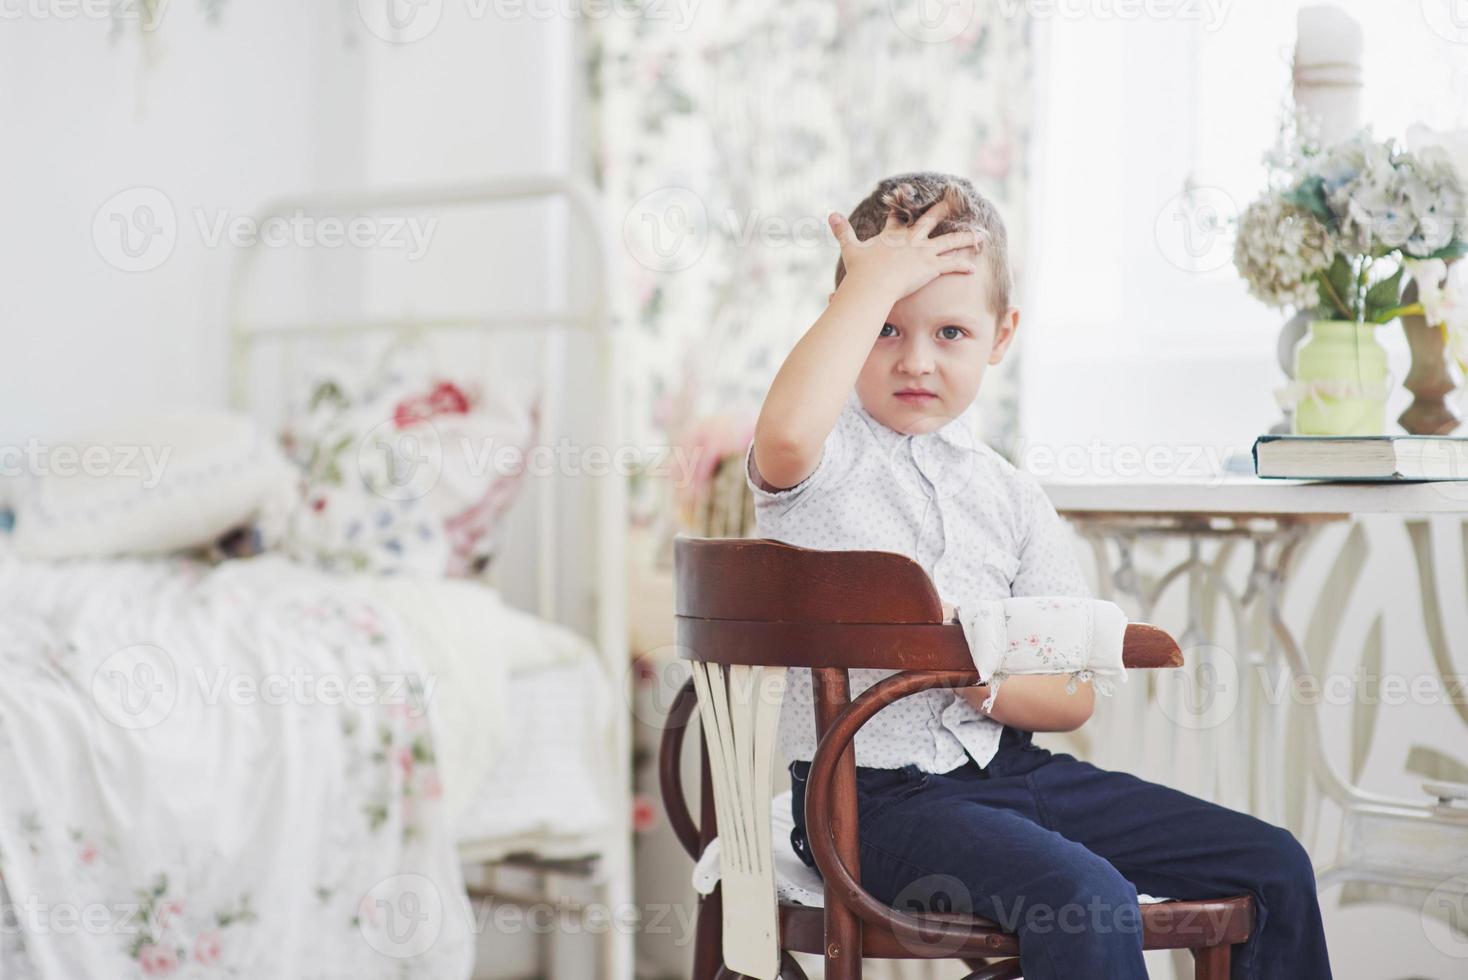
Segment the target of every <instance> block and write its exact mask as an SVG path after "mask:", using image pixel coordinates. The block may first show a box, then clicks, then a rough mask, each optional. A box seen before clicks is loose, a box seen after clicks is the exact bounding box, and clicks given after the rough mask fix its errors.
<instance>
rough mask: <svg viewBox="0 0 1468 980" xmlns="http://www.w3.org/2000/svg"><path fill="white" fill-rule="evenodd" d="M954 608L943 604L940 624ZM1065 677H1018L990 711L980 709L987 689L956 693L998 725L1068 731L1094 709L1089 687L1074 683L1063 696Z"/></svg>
mask: <svg viewBox="0 0 1468 980" xmlns="http://www.w3.org/2000/svg"><path fill="white" fill-rule="evenodd" d="M953 613H954V609H953V606H952V605H950V604H949V603H946V602H945V603H943V621H944V622H945V623H946V622H949V621H950V620H952V619H953ZM1069 684H1070V675H1069V674H1057V675H1054V676H1048V675H1043V674H1021V675H1019V676H1016V677H1011V678H1009V679H1008V680H1006V681H1005V682H1004V687H1003V694H1004V696H1003V697H1000V698H995V699H994V709H993V710H992V711H988V712H985V711H984V709H983V708H982V707H980V706H981V705H982V704H983V703H984V700H985V699H986V698H988V696H989V686H988V685H987V684H981V685H979V686H977V687H961V688H959V689H958V692H959V693H960V694H962V695H963V696H964V698H965V699H967V700H968V702H969V703H970V704H972V705H973V706H974V707H975V708H977V709H978V710H979V711H980V712H981V713H984V714H987V715H988V716H989V717H990V718H993V719H994V720H995V721H997V722H999V723H1000V724H1002V725H1009V726H1010V727H1012V728H1023V729H1025V730H1026V731H1031V732H1068V731H1072V730H1074V729H1077V728H1080V727H1081V726H1082V725H1084V724H1085V723H1086V721H1087V719H1089V718H1090V717H1091V711H1092V710H1093V709H1094V708H1095V706H1096V692H1095V691H1093V690H1092V689H1091V685H1090V684H1077V685H1076V689H1075V691H1073V692H1071V693H1066V690H1065V689H1066V687H1067V685H1069Z"/></svg>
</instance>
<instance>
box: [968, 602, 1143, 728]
mask: <svg viewBox="0 0 1468 980" xmlns="http://www.w3.org/2000/svg"><path fill="white" fill-rule="evenodd" d="M954 615H955V616H956V617H957V618H958V621H959V623H961V624H962V626H963V635H964V639H965V640H967V641H968V648H969V652H970V653H972V654H973V658H974V667H975V668H977V670H978V672H979V678H980V680H982V681H984V682H985V683H986V684H988V686H989V696H988V698H987V699H986V700H985V701H984V704H983V709H984V710H985V711H988V710H989V709H990V708H992V707H993V706H994V700H995V698H996V697H997V696H998V694H999V688H1000V686H1001V685H1002V684H1003V683H1004V679H1005V678H1006V677H1009V676H1011V675H1013V674H1070V675H1071V682H1070V685H1069V686H1068V688H1067V690H1071V691H1073V690H1075V685H1076V683H1077V682H1078V681H1094V682H1095V685H1096V689H1097V690H1098V691H1100V692H1101V693H1103V694H1110V693H1111V692H1112V691H1113V690H1114V688H1113V687H1112V681H1113V680H1115V679H1118V678H1119V679H1120V680H1121V681H1123V682H1125V681H1126V668H1125V666H1124V664H1123V663H1122V659H1121V653H1122V650H1121V648H1122V642H1123V640H1125V638H1126V626H1127V620H1126V613H1124V612H1123V611H1122V609H1121V607H1120V606H1118V605H1117V604H1116V603H1114V602H1107V601H1106V600H1104V599H1081V598H1073V597H1069V596H1022V597H1013V598H1009V599H989V600H981V601H977V602H967V603H964V604H962V605H961V606H959V607H958V608H957V609H955V610H954Z"/></svg>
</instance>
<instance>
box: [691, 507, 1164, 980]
mask: <svg viewBox="0 0 1468 980" xmlns="http://www.w3.org/2000/svg"><path fill="white" fill-rule="evenodd" d="M673 566H674V578H675V583H676V600H675V610H674V611H675V624H676V637H677V645H678V651H679V656H680V657H682V658H683V659H685V660H687V661H689V666H690V668H691V670H692V674H693V686H694V690H695V691H696V692H697V697H698V712H699V720H700V723H701V727H702V730H703V738H704V746H705V749H706V752H707V760H708V766H707V770H706V772H705V777H706V778H705V784H706V785H711V787H712V790H713V798H714V800H713V802H714V818H715V821H716V823H717V828H718V836H719V841H720V844H719V859H720V871H721V887H722V890H723V959H724V963H725V964H726V965H727V966H728V967H729V969H731V970H733V971H734V972H736V973H742V974H744V975H746V976H750V977H758V978H761V980H776V978H777V977H778V975H779V972H780V935H779V905H778V901H777V898H776V894H775V870H774V860H773V849H772V844H771V828H770V800H771V797H772V792H771V785H770V774H771V762H772V757H773V754H774V752H773V750H774V745H775V734H776V729H777V727H778V725H779V720H780V707H781V704H782V703H783V700H784V693H785V675H786V671H787V669H788V668H790V667H809V668H810V669H811V671H812V678H813V682H814V687H815V700H816V704H815V713H816V732H817V736H818V737H819V736H820V735H823V734H824V733H825V732H826V730H827V729H828V728H829V726H830V725H831V724H832V722H833V721H834V720H835V718H836V716H837V715H838V714H839V713H840V712H841V711H842V710H843V709H844V708H845V707H846V706H847V704H848V703H849V696H850V691H849V686H848V683H847V675H846V671H847V670H848V669H849V668H852V667H872V668H878V669H887V670H905V671H924V672H933V673H939V674H945V675H949V683H957V684H963V683H965V682H966V681H965V679H964V678H963V677H961V676H958V675H963V674H967V675H969V676H971V677H972V681H971V683H977V682H978V680H979V677H978V674H977V673H976V672H975V670H974V664H973V655H972V654H971V652H970V651H969V649H968V643H967V641H966V640H965V638H964V634H963V627H961V626H959V625H958V624H957V623H946V624H945V623H944V622H943V604H942V601H941V600H940V599H939V597H938V593H937V590H936V589H935V588H934V586H933V582H932V580H931V579H930V578H929V577H928V574H927V572H926V570H924V569H923V567H922V566H921V565H919V564H918V563H917V562H915V561H913V560H912V559H911V558H908V557H907V556H906V555H899V554H895V553H892V552H885V551H818V550H812V549H809V548H800V547H796V546H794V545H789V544H785V543H783V542H779V541H771V540H767V539H758V538H755V539H749V538H694V537H687V536H684V535H679V536H678V537H676V538H675V539H674V542H673ZM1124 654H1125V660H1126V663H1127V665H1128V666H1156V667H1162V666H1174V665H1176V664H1178V663H1181V659H1180V655H1179V653H1178V650H1177V645H1176V643H1174V642H1173V640H1172V638H1171V637H1170V636H1168V635H1167V634H1166V633H1165V632H1163V631H1161V630H1157V629H1155V628H1154V627H1150V626H1145V625H1141V624H1132V625H1129V626H1128V627H1127V637H1126V642H1125V650H1124ZM840 767H841V770H840V773H839V775H838V777H837V781H836V782H835V783H834V784H833V786H834V791H835V793H836V794H837V807H838V809H839V810H840V811H841V812H840V813H838V814H837V815H836V816H835V817H834V818H833V826H836V824H837V823H838V822H839V824H840V827H839V828H838V829H837V831H836V833H837V836H838V837H839V838H840V839H841V840H842V847H843V849H854V847H855V761H854V752H853V751H851V750H847V751H846V752H844V753H843V757H842V759H841V762H840ZM680 805H681V803H680ZM705 810H707V807H705ZM708 836H709V835H708V834H707V828H705V833H704V838H705V840H706V839H707V837H708ZM851 856H852V857H854V855H851Z"/></svg>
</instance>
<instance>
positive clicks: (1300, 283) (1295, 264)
mask: <svg viewBox="0 0 1468 980" xmlns="http://www.w3.org/2000/svg"><path fill="white" fill-rule="evenodd" d="M1334 258H1335V248H1334V246H1333V245H1332V244H1331V241H1330V235H1329V234H1328V233H1327V231H1326V229H1325V225H1323V224H1321V222H1320V221H1319V220H1318V219H1317V218H1316V217H1315V216H1314V215H1312V214H1310V213H1309V212H1308V211H1304V210H1302V209H1300V208H1297V207H1295V206H1293V205H1291V204H1288V203H1286V202H1285V201H1283V200H1281V199H1280V198H1279V197H1277V196H1275V195H1273V194H1268V195H1265V196H1264V197H1262V198H1260V199H1259V200H1257V201H1255V202H1254V203H1253V204H1250V205H1249V206H1248V207H1247V208H1245V209H1244V213H1243V214H1242V215H1240V216H1239V234H1238V237H1237V238H1236V239H1235V240H1234V266H1235V267H1236V268H1237V269H1238V270H1239V273H1240V274H1241V275H1242V276H1243V277H1244V280H1245V281H1246V282H1247V283H1248V284H1249V292H1250V293H1251V294H1252V295H1253V296H1255V297H1256V298H1258V299H1260V300H1263V301H1264V302H1266V303H1268V304H1270V305H1271V306H1282V307H1283V306H1294V307H1299V308H1302V309H1303V308H1308V307H1313V306H1317V305H1319V303H1320V291H1319V285H1318V283H1317V282H1316V281H1315V274H1316V273H1317V272H1320V271H1322V270H1324V269H1327V268H1329V266H1330V263H1331V260H1332V259H1334Z"/></svg>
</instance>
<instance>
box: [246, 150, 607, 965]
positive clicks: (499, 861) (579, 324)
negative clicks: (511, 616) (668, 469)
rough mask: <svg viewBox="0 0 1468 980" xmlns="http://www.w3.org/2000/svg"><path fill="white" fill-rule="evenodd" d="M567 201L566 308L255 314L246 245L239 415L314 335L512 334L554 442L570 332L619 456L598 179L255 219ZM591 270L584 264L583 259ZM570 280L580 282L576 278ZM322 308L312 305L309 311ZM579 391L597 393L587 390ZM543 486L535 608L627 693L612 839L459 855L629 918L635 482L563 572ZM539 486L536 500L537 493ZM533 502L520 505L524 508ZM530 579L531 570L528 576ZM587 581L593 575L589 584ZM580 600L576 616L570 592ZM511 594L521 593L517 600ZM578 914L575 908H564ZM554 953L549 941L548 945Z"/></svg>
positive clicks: (311, 208)
mask: <svg viewBox="0 0 1468 980" xmlns="http://www.w3.org/2000/svg"><path fill="white" fill-rule="evenodd" d="M527 201H530V202H534V201H539V202H545V203H547V204H550V205H551V206H552V207H553V208H554V207H557V206H558V205H557V203H556V202H560V206H564V207H565V209H566V212H565V216H566V219H567V220H566V221H565V225H566V230H565V241H564V249H563V250H562V252H563V254H562V255H559V256H555V257H556V258H557V259H559V260H560V261H562V262H565V263H566V265H567V269H566V270H561V271H563V272H565V271H567V270H569V268H570V267H571V266H572V265H575V266H576V276H575V278H574V282H575V283H576V286H575V289H574V290H573V289H572V288H570V287H569V286H567V288H566V289H565V290H564V293H565V297H566V299H567V304H566V306H565V308H553V309H548V310H539V311H537V310H529V311H523V312H521V311H501V310H492V309H491V310H476V311H470V312H466V313H462V314H454V315H447V316H445V315H431V316H425V317H418V316H413V315H411V314H410V313H403V314H400V315H394V316H387V317H380V316H362V317H347V318H335V317H334V318H329V319H320V320H316V319H311V318H309V317H307V318H304V319H285V318H270V317H268V316H257V315H256V314H255V313H254V312H252V306H253V304H254V302H255V300H256V299H257V296H258V294H259V290H260V286H259V278H260V277H259V275H258V268H259V265H260V259H261V255H262V246H261V242H260V241H259V239H258V237H257V240H256V241H255V242H253V243H252V244H251V245H250V246H247V247H245V248H243V249H241V250H240V251H239V252H238V253H237V257H236V260H235V263H234V266H233V269H232V274H231V277H230V284H229V291H228V300H227V302H228V329H229V343H230V367H231V370H230V392H229V394H230V402H231V404H232V405H233V406H235V407H236V408H239V409H248V408H250V407H251V405H250V402H251V382H252V381H253V380H258V379H259V374H258V373H257V370H256V366H255V365H256V361H257V360H258V359H259V356H260V355H261V354H262V353H263V352H264V351H266V350H268V349H270V348H274V349H276V352H277V353H278V355H279V357H280V367H281V372H282V379H284V377H285V376H286V375H287V374H288V370H289V369H288V365H290V364H291V360H290V359H291V358H292V357H293V356H295V354H296V352H297V351H298V349H299V347H300V346H301V342H302V341H308V340H309V341H311V342H313V343H316V344H321V343H334V342H344V343H351V342H357V343H365V342H367V341H368V340H369V339H376V340H379V341H381V340H386V341H391V340H393V339H396V338H401V337H404V336H412V337H415V338H420V339H425V340H430V341H431V339H432V338H434V337H437V336H443V335H448V334H459V335H464V334H465V333H468V334H470V335H478V336H479V338H480V339H481V342H485V341H484V338H487V337H489V336H491V335H494V336H498V335H500V334H501V333H502V332H504V331H514V330H522V331H523V330H527V329H528V330H533V331H536V332H537V334H539V335H540V339H543V341H544V347H543V352H542V357H541V361H540V365H539V381H540V383H541V385H542V387H541V389H540V390H541V392H542V394H543V400H542V413H541V422H540V439H541V441H542V443H544V442H547V441H549V439H550V438H551V437H553V436H554V435H556V434H558V433H559V426H560V422H561V419H560V409H561V408H562V407H563V406H562V405H561V399H562V398H563V397H564V396H565V391H564V386H563V385H562V383H561V382H562V380H563V378H564V375H565V370H566V361H565V357H566V349H565V336H566V333H567V332H568V331H571V332H574V333H576V334H577V335H578V337H579V339H581V340H582V341H583V343H581V344H578V345H577V348H576V349H577V351H578V352H582V351H584V352H586V353H587V354H588V355H589V356H590V357H592V358H593V361H592V364H591V367H592V370H593V371H594V374H595V377H596V386H597V390H596V391H595V392H594V393H593V395H594V397H596V398H597V399H598V400H597V402H595V404H596V405H597V406H598V409H597V411H595V412H593V413H591V414H592V415H593V416H594V423H593V424H594V431H590V432H587V433H585V434H584V436H585V438H586V439H587V440H588V442H589V444H591V445H600V446H605V447H608V448H613V447H617V446H621V445H623V444H624V441H625V440H624V436H623V424H622V412H621V401H620V392H621V388H620V385H619V379H620V378H621V377H622V375H621V354H620V351H619V338H618V336H617V334H616V332H615V331H614V330H613V329H612V326H611V316H610V301H609V286H610V269H611V266H610V252H609V248H608V242H607V239H606V233H605V229H604V225H603V221H602V219H601V201H600V199H599V198H598V196H597V195H596V193H595V191H593V190H592V189H591V188H590V187H589V186H588V185H586V184H585V183H583V182H580V181H578V180H575V179H572V178H567V177H560V176H539V175H535V176H524V177H514V178H506V179H497V180H489V181H484V182H479V183H472V184H463V185H455V186H440V187H423V188H415V187H408V188H401V189H395V190H377V191H362V192H355V193H338V194H321V195H307V196H302V197H291V198H282V199H279V200H275V201H272V202H269V203H268V204H267V205H265V206H264V207H263V208H262V209H261V210H260V211H259V213H258V214H257V215H256V217H257V219H258V221H259V222H260V224H259V225H257V227H261V226H263V224H264V222H266V221H268V220H270V219H272V218H275V219H285V218H286V216H288V215H293V214H294V215H300V214H310V215H315V216H336V217H338V218H343V217H347V216H350V217H356V216H361V215H368V214H381V213H383V212H393V211H404V210H409V211H412V212H414V213H419V214H421V213H426V212H434V213H437V212H448V211H458V212H461V213H462V212H463V211H466V210H468V209H480V208H491V207H504V206H506V205H515V204H520V203H523V202H527ZM583 262H584V263H585V264H586V265H587V266H588V267H587V268H580V265H581V264H582V263H583ZM565 278H566V280H567V281H568V282H569V281H571V279H570V277H569V276H567V277H565ZM308 305H309V304H308ZM577 394H583V395H584V394H585V392H578V393H577ZM530 482H531V483H532V485H533V486H534V491H533V496H534V498H535V500H534V506H535V528H536V531H535V535H534V539H533V540H534V545H533V548H534V552H535V554H534V559H535V578H534V602H533V605H534V607H535V608H534V609H533V610H530V611H532V612H534V613H535V614H536V615H538V616H540V617H541V618H543V619H546V620H549V621H552V622H560V623H565V624H566V625H569V626H572V628H577V629H578V632H581V633H582V634H583V635H585V636H586V637H587V638H588V639H589V640H590V641H591V642H592V643H593V645H594V646H595V647H596V649H597V651H598V653H599V655H600V657H601V659H602V661H603V665H604V666H605V668H606V673H607V676H608V677H609V678H612V679H613V681H612V683H613V685H614V687H615V689H616V690H615V694H616V700H615V701H614V704H615V706H616V710H614V712H613V714H614V716H615V721H614V723H613V724H614V731H615V737H614V739H613V741H612V744H611V745H609V746H608V752H609V758H608V759H607V760H605V768H604V771H605V772H606V773H607V774H608V782H609V788H610V789H611V792H612V795H611V806H612V827H611V830H610V832H609V833H606V834H597V835H594V836H591V837H587V838H585V839H576V838H567V837H565V836H561V835H541V834H538V833H533V832H532V833H527V834H520V835H516V836H515V837H514V838H512V839H506V840H482V841H472V842H464V843H461V844H460V857H461V859H462V860H463V861H464V862H465V864H467V865H490V866H505V867H515V868H519V869H523V870H530V871H532V872H533V873H534V874H535V875H536V879H537V881H538V882H539V887H540V888H541V889H544V888H546V887H547V885H546V883H547V880H548V879H549V878H550V877H551V876H554V875H568V874H569V875H573V876H576V877H582V878H585V879H586V880H588V881H590V882H591V883H592V885H593V886H594V887H595V889H596V893H597V895H598V901H600V902H605V905H606V910H609V911H610V912H611V913H613V914H612V915H611V916H610V919H611V921H612V922H616V921H619V919H620V917H621V915H620V913H621V912H622V910H626V909H630V908H632V904H631V903H632V847H631V826H630V824H631V812H632V802H631V789H632V782H631V779H632V776H631V745H630V718H629V716H628V712H627V711H625V710H623V708H624V707H625V705H626V704H627V703H628V700H627V699H628V697H629V692H628V690H627V688H628V683H629V681H628V678H629V671H628V662H629V661H628V651H627V646H628V632H627V622H626V618H627V612H626V610H627V601H626V592H625V589H626V585H625V581H626V572H625V570H626V556H625V536H626V528H627V516H626V515H627V485H626V481H625V480H623V479H618V478H616V476H615V475H612V476H607V477H603V478H600V479H596V480H591V481H583V483H585V484H590V486H589V487H588V488H585V489H581V490H580V491H579V492H580V494H581V497H582V499H581V500H580V501H579V503H578V504H576V505H575V506H581V507H583V508H584V510H583V511H582V516H584V517H585V519H586V521H587V526H588V527H589V528H591V529H592V533H591V535H590V537H591V541H590V542H589V543H590V544H592V545H593V547H594V553H593V555H592V556H590V558H591V560H590V561H584V562H568V563H567V564H568V565H569V566H570V567H567V568H564V569H563V568H562V567H561V562H560V560H559V559H560V557H561V554H562V550H561V549H562V547H564V546H565V545H567V544H570V545H571V546H573V547H574V545H575V542H574V540H572V541H563V540H562V538H561V529H562V524H563V522H564V519H565V517H566V516H567V515H566V512H565V511H564V508H563V507H562V506H561V505H559V504H558V498H559V497H560V495H561V493H562V492H566V493H573V492H575V491H577V487H576V485H574V484H573V483H572V482H571V481H569V480H567V479H564V477H563V476H561V475H557V476H556V477H554V478H542V479H536V480H532V481H530ZM531 493H532V492H531V489H530V487H526V488H525V494H523V495H522V497H524V496H530V495H531ZM524 506H525V500H523V499H521V500H517V501H516V504H515V506H514V508H513V510H512V512H511V513H512V514H514V513H516V512H518V511H520V510H521V509H522V508H523V507H524ZM502 557H503V556H497V558H496V560H495V561H494V562H492V563H491V565H490V569H489V572H488V574H487V575H486V581H487V582H488V583H489V584H491V585H494V586H496V587H498V586H500V584H501V577H502V576H503V575H504V574H505V568H504V567H503V565H504V562H503V561H502V560H501V559H502ZM516 571H518V570H516ZM576 576H580V577H579V578H577V577H576ZM568 597H569V598H570V600H571V601H570V603H569V608H568V602H567V598H568ZM507 598H508V597H507ZM470 896H471V897H472V898H479V899H484V898H492V899H494V900H496V901H501V902H510V903H514V904H523V903H526V902H531V901H542V900H544V899H545V895H544V893H543V892H542V894H540V895H532V896H526V895H523V894H509V893H501V892H497V891H493V890H491V889H489V888H477V887H476V888H471V889H470ZM578 910H579V914H585V912H586V908H585V906H584V905H583V906H572V907H570V912H571V914H573V915H575V914H578ZM564 911H565V907H564V906H563V912H564ZM632 940H633V937H632V935H631V934H630V933H629V932H627V931H625V930H622V931H619V930H618V929H616V928H612V929H607V930H604V931H602V932H601V933H600V938H599V939H598V953H597V956H598V960H599V963H598V967H599V975H600V976H603V977H606V978H608V980H631V977H632V969H633V955H632V949H633V942H632ZM542 952H544V946H543V945H542Z"/></svg>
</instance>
